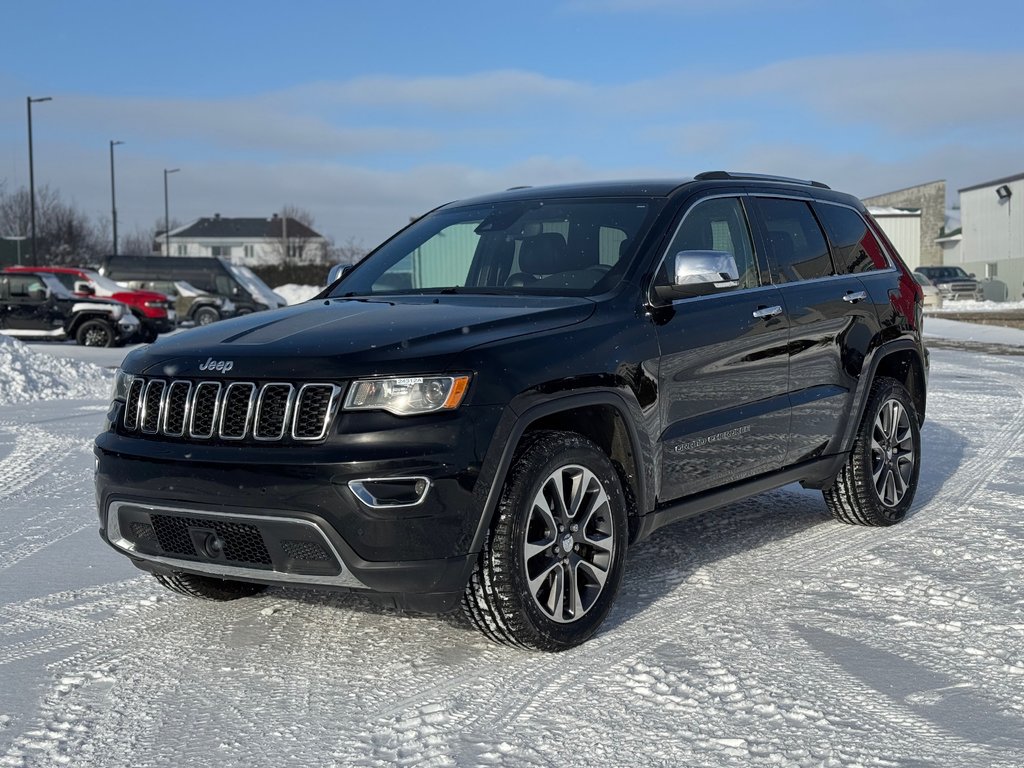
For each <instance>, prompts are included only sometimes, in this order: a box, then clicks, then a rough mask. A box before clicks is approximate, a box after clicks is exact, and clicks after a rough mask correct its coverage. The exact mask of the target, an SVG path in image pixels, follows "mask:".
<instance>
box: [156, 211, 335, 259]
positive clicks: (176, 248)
mask: <svg viewBox="0 0 1024 768" xmlns="http://www.w3.org/2000/svg"><path fill="white" fill-rule="evenodd" d="M168 248H169V249H170V250H169V251H168ZM156 250H157V252H158V253H159V254H160V255H163V256H223V257H226V258H229V259H231V261H232V263H234V264H241V265H244V266H247V267H251V266H262V265H267V264H281V263H283V262H291V263H310V264H317V263H321V262H323V261H325V260H326V257H327V239H326V238H324V237H323V236H322V235H321V234H319V233H318V232H316V231H315V230H313V229H312V228H310V227H308V226H307V225H305V224H303V223H302V222H301V221H298V220H297V219H294V218H292V217H290V216H285V217H282V216H278V215H277V214H276V213H275V214H274V215H273V216H271V217H269V218H228V217H226V216H221V215H220V214H219V213H215V214H214V215H213V216H212V217H209V218H205V217H204V218H201V219H197V220H196V221H193V222H192V223H191V224H186V225H185V226H183V227H178V228H177V229H172V230H171V231H170V232H169V233H167V234H165V233H163V232H159V233H157V236H156Z"/></svg>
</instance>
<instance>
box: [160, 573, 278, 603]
mask: <svg viewBox="0 0 1024 768" xmlns="http://www.w3.org/2000/svg"><path fill="white" fill-rule="evenodd" d="M153 578H155V579H156V580H157V581H159V582H160V583H161V584H163V585H164V586H165V587H167V588H168V589H169V590H171V591H172V592H177V593H179V594H182V595H188V596H189V597H198V598H200V599H201V600H219V601H223V600H237V599H239V598H240V597H251V596H252V595H258V594H259V593H260V592H262V591H263V590H265V589H266V588H267V587H266V585H265V584H252V583H250V582H248V581H226V580H222V579H214V578H212V577H210V576H198V575H196V574H194V573H182V572H180V571H174V572H173V573H154V574H153Z"/></svg>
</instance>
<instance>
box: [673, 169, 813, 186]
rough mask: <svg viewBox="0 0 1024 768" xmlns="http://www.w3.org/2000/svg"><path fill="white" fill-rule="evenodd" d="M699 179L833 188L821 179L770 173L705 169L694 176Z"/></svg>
mask: <svg viewBox="0 0 1024 768" xmlns="http://www.w3.org/2000/svg"><path fill="white" fill-rule="evenodd" d="M693 178H694V179H696V180H697V181H720V180H723V179H733V180H739V181H742V180H743V179H750V180H752V181H784V182H786V183H787V184H803V185H804V186H805V187H820V188H821V189H832V187H830V186H829V185H828V184H822V183H821V182H820V181H811V180H810V179H791V178H790V177H789V176H772V175H771V174H768V173H730V172H729V171H704V173H698V174H697V175H696V176H694V177H693Z"/></svg>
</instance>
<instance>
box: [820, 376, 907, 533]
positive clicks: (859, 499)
mask: <svg viewBox="0 0 1024 768" xmlns="http://www.w3.org/2000/svg"><path fill="white" fill-rule="evenodd" d="M920 472H921V430H920V426H919V423H918V417H917V409H916V408H915V406H914V401H913V399H912V398H911V397H910V393H909V392H907V390H906V388H905V387H904V386H903V385H902V384H900V383H899V382H898V381H896V380H895V379H890V378H885V377H880V378H879V379H877V380H876V381H875V382H874V384H872V386H871V393H870V395H869V396H868V405H867V408H866V409H865V410H864V416H863V418H862V419H861V423H860V427H859V428H858V430H857V437H856V439H855V440H854V443H853V451H852V452H851V453H850V456H849V458H848V459H847V460H846V464H844V465H843V468H842V470H841V471H840V473H839V476H838V477H837V478H836V480H835V482H834V483H833V484H832V487H831V488H829V489H828V490H826V491H824V495H825V504H826V506H827V507H828V509H829V512H831V513H832V516H833V517H835V518H836V519H837V520H841V521H843V522H844V523H854V524H857V525H892V524H894V523H898V522H899V521H900V520H902V519H903V518H904V517H905V516H906V514H907V510H908V509H910V505H911V503H912V502H913V500H914V493H915V492H916V491H917V480H918V476H919V475H920Z"/></svg>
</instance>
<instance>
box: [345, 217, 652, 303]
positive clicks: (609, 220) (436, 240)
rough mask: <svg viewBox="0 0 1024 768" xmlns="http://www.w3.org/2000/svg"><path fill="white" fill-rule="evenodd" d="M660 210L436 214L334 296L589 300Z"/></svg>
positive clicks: (617, 274) (367, 263)
mask: <svg viewBox="0 0 1024 768" xmlns="http://www.w3.org/2000/svg"><path fill="white" fill-rule="evenodd" d="M662 205H663V201H662V200H661V199H657V198H589V199H566V200H559V199H552V200H518V201H509V202H500V203H491V204H486V205H476V206H465V207H450V208H443V209H441V210H439V211H437V212H435V213H432V214H428V215H427V216H425V217H423V218H422V219H420V220H419V221H417V222H415V223H414V224H412V225H411V226H410V227H408V228H407V229H405V230H404V231H403V232H401V233H399V234H398V235H397V236H395V237H394V238H393V239H392V240H390V241H388V242H387V243H385V244H384V245H382V246H381V247H380V248H379V249H378V250H377V251H375V252H374V253H373V255H372V256H370V257H369V258H367V259H365V260H364V261H362V262H361V263H360V264H359V265H358V266H357V267H356V268H355V269H354V270H353V271H352V272H350V273H349V274H348V275H347V276H346V277H345V278H344V279H343V280H342V281H341V283H340V284H339V285H338V286H337V287H336V288H335V289H334V291H332V293H331V296H333V297H341V296H367V295H377V294H396V293H495V294H532V295H570V296H591V295H595V294H598V293H602V292H604V291H607V290H609V289H610V288H612V287H614V286H615V285H617V284H618V283H619V281H620V280H621V279H622V275H623V274H624V273H625V271H626V267H627V266H628V264H629V260H630V257H631V255H632V253H633V252H634V251H635V250H636V245H637V243H639V242H640V240H641V239H642V238H643V235H644V234H646V232H647V229H648V227H649V226H650V224H651V221H652V220H653V218H654V215H655V214H656V213H657V211H658V210H660V208H661V206H662Z"/></svg>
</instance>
